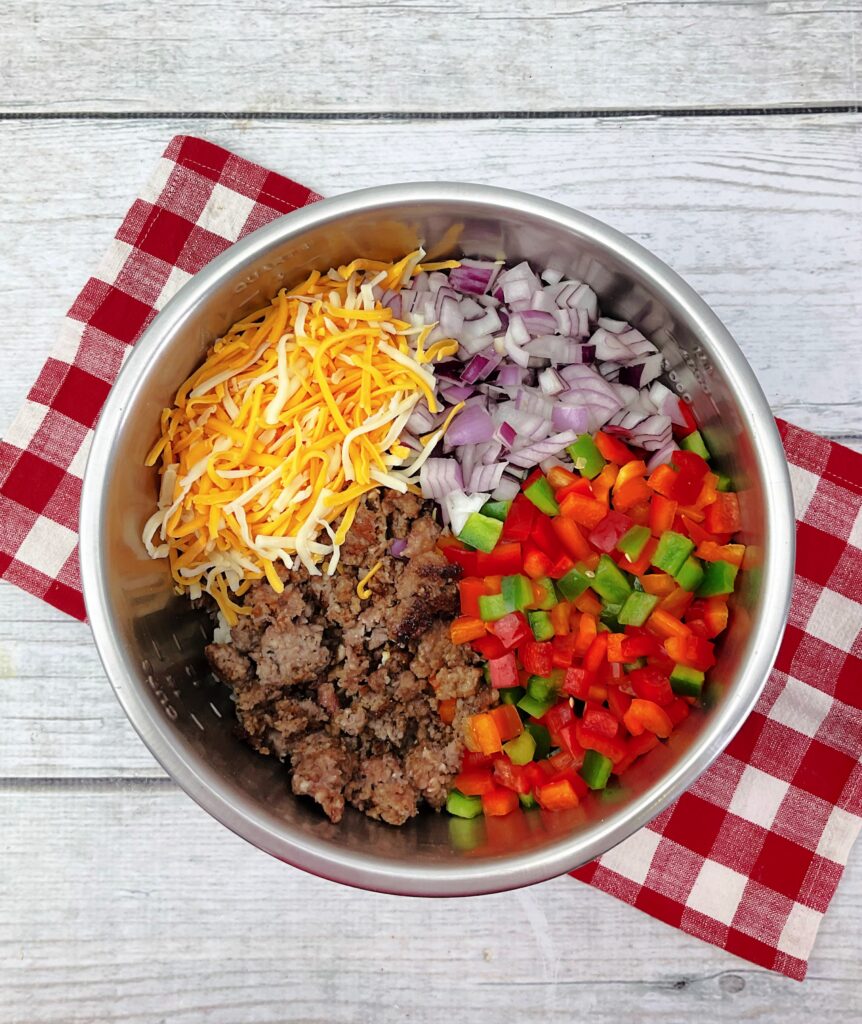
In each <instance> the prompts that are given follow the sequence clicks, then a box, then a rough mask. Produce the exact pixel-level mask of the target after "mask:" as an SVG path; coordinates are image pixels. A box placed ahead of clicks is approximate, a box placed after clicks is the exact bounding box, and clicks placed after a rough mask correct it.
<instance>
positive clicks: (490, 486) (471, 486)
mask: <svg viewBox="0 0 862 1024" xmlns="http://www.w3.org/2000/svg"><path fill="white" fill-rule="evenodd" d="M505 468H506V463H505V462H492V463H490V465H486V464H484V463H480V464H479V465H477V466H474V467H473V472H472V473H471V474H470V480H469V482H468V485H467V490H468V491H493V490H494V489H495V488H496V487H497V485H498V484H499V483H500V480H501V479H502V478H503V470H504V469H505Z"/></svg>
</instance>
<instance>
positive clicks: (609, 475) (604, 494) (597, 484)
mask: <svg viewBox="0 0 862 1024" xmlns="http://www.w3.org/2000/svg"><path fill="white" fill-rule="evenodd" d="M619 471H620V467H619V466H617V465H616V464H615V463H613V462H609V463H608V464H607V465H606V466H605V468H604V469H603V470H602V471H601V473H599V475H598V476H597V477H596V478H595V479H594V480H593V481H592V483H591V484H590V490H591V491H592V492H593V497H594V498H595V499H596V501H599V502H601V503H602V505H604V506H605V508H607V507H608V505H610V503H611V488H612V487H613V486H614V483H616V479H617V474H618V473H619Z"/></svg>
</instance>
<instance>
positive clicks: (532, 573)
mask: <svg viewBox="0 0 862 1024" xmlns="http://www.w3.org/2000/svg"><path fill="white" fill-rule="evenodd" d="M550 568H551V560H550V558H548V556H547V555H546V554H545V552H544V551H542V550H541V549H540V548H537V547H528V548H527V550H526V551H525V552H524V572H525V573H526V574H527V575H528V576H529V577H530V579H532V580H538V579H541V578H542V577H543V576H547V575H548V570H549V569H550Z"/></svg>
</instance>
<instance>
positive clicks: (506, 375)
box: [497, 364, 524, 388]
mask: <svg viewBox="0 0 862 1024" xmlns="http://www.w3.org/2000/svg"><path fill="white" fill-rule="evenodd" d="M497 383H498V384H500V385H501V386H502V387H504V388H506V387H518V386H519V385H520V384H523V383H524V371H523V369H522V368H521V367H520V366H512V365H511V364H507V365H506V366H501V367H500V371H499V373H498V374H497Z"/></svg>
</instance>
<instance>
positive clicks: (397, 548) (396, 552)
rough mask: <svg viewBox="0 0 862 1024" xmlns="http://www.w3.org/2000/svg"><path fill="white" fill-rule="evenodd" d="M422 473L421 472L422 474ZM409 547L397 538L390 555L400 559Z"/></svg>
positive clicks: (393, 542)
mask: <svg viewBox="0 0 862 1024" xmlns="http://www.w3.org/2000/svg"><path fill="white" fill-rule="evenodd" d="M421 472H422V471H421V470H420V473H421ZM406 547H407V541H406V540H403V539H402V538H400V537H396V538H395V540H393V541H392V543H391V544H390V545H389V553H390V554H391V555H392V557H393V558H400V557H401V556H402V555H403V554H404V549H405V548H406Z"/></svg>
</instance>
